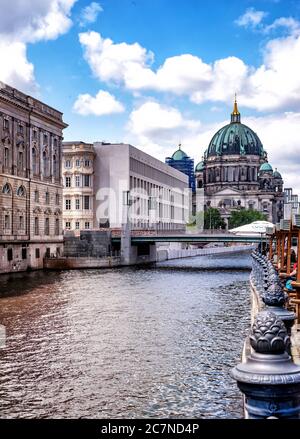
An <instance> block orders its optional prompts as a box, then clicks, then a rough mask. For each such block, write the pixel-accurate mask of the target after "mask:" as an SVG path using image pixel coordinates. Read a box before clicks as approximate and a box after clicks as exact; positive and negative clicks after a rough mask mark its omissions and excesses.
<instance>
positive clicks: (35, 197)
mask: <svg viewBox="0 0 300 439" xmlns="http://www.w3.org/2000/svg"><path fill="white" fill-rule="evenodd" d="M34 201H35V202H36V203H38V202H39V192H38V191H34Z"/></svg>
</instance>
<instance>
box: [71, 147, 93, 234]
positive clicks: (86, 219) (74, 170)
mask: <svg viewBox="0 0 300 439" xmlns="http://www.w3.org/2000/svg"><path fill="white" fill-rule="evenodd" d="M94 160H95V151H94V145H93V144H89V143H85V142H64V143H63V183H64V190H63V198H64V200H63V221H64V229H65V230H74V231H77V232H78V233H79V231H80V230H90V229H93V228H94V227H97V224H94Z"/></svg>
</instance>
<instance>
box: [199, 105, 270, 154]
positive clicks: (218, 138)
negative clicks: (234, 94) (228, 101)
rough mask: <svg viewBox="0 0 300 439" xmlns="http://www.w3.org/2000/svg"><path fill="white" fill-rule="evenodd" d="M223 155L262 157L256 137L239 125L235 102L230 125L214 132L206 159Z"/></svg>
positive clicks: (248, 129)
mask: <svg viewBox="0 0 300 439" xmlns="http://www.w3.org/2000/svg"><path fill="white" fill-rule="evenodd" d="M223 155H258V156H261V157H263V156H264V149H263V145H262V143H261V141H260V139H259V137H258V135H257V134H256V133H255V132H254V131H253V130H252V129H251V128H249V127H248V126H247V125H244V124H242V123H241V115H240V113H239V110H238V108H237V102H236V101H235V103H234V108H233V112H232V113H231V123H230V124H228V125H225V126H224V127H222V128H221V129H220V130H219V131H217V132H216V134H215V135H214V136H213V138H212V139H211V141H210V144H209V146H208V150H207V157H211V156H223Z"/></svg>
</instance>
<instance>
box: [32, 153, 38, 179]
mask: <svg viewBox="0 0 300 439" xmlns="http://www.w3.org/2000/svg"><path fill="white" fill-rule="evenodd" d="M31 152H32V172H33V174H34V175H36V174H37V173H38V166H37V154H36V149H35V148H32V151H31Z"/></svg>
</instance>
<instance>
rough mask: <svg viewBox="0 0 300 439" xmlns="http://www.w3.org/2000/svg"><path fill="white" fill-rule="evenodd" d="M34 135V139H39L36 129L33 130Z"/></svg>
mask: <svg viewBox="0 0 300 439" xmlns="http://www.w3.org/2000/svg"><path fill="white" fill-rule="evenodd" d="M32 137H33V140H36V139H37V131H36V130H34V131H33V132H32Z"/></svg>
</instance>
